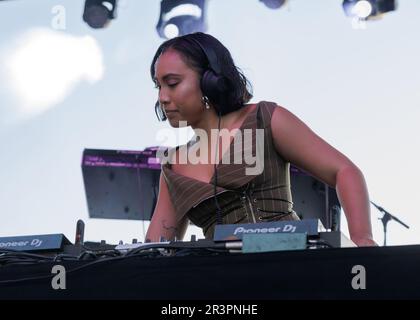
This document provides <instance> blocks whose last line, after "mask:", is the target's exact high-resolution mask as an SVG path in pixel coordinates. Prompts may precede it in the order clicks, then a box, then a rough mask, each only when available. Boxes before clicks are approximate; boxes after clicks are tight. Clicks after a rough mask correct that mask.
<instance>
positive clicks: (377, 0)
mask: <svg viewBox="0 0 420 320" xmlns="http://www.w3.org/2000/svg"><path fill="white" fill-rule="evenodd" d="M343 9H344V13H345V14H346V15H347V16H349V17H357V18H359V19H361V20H370V19H376V18H380V17H381V16H382V15H383V14H385V13H387V12H390V11H395V10H396V9H397V5H396V0H344V1H343Z"/></svg>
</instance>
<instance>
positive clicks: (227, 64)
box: [150, 32, 252, 115]
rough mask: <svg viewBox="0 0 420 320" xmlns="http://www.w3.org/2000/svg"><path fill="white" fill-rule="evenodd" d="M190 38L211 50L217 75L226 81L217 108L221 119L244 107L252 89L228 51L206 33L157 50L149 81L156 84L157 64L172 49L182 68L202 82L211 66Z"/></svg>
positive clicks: (166, 42) (175, 40) (176, 40)
mask: <svg viewBox="0 0 420 320" xmlns="http://www.w3.org/2000/svg"><path fill="white" fill-rule="evenodd" d="M191 37H194V38H195V39H196V40H198V41H199V42H200V43H201V44H203V43H205V47H211V48H212V49H213V51H214V53H215V55H216V59H217V62H218V64H219V66H220V69H221V74H220V75H221V76H223V77H224V78H225V79H226V80H227V84H228V91H227V94H226V96H225V97H223V105H222V106H218V107H219V110H220V113H221V115H224V114H227V113H229V112H233V111H236V110H238V109H240V108H241V107H243V106H244V105H245V104H246V103H247V102H248V101H249V100H251V98H252V85H251V83H250V82H249V81H248V79H247V78H246V77H245V75H244V74H243V73H242V71H241V70H240V69H239V68H238V67H237V66H235V63H234V61H233V59H232V56H231V54H230V52H229V50H228V49H227V48H226V47H225V46H224V45H223V44H222V43H221V42H220V41H219V40H217V39H216V38H215V37H213V36H211V35H209V34H206V33H202V32H196V33H191V34H187V35H184V36H179V37H176V38H172V39H169V40H167V41H165V42H163V43H162V44H161V45H160V46H159V48H158V49H157V51H156V53H155V56H154V57H153V60H152V64H151V66H150V75H151V77H152V80H153V81H154V82H155V84H156V80H155V64H156V61H157V59H158V58H159V57H160V55H161V54H163V53H164V52H165V51H166V50H168V49H173V50H176V51H177V52H178V53H180V55H181V57H182V59H183V61H184V62H185V64H187V65H188V66H189V67H190V68H192V69H194V70H195V71H196V72H197V73H198V74H199V75H200V79H201V77H202V76H203V74H204V72H205V71H206V70H207V69H208V66H209V65H210V63H209V61H208V58H207V56H206V54H205V53H204V52H203V50H202V49H201V47H200V46H199V45H198V44H197V43H195V42H194V41H191ZM213 103H214V102H213Z"/></svg>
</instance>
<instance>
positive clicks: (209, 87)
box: [200, 70, 228, 105]
mask: <svg viewBox="0 0 420 320" xmlns="http://www.w3.org/2000/svg"><path fill="white" fill-rule="evenodd" d="M200 85H201V91H202V92H203V94H204V95H205V96H207V97H208V98H209V100H210V102H212V103H214V104H216V105H221V104H223V98H224V97H225V95H226V91H227V90H228V85H227V81H226V79H225V78H224V77H222V76H218V75H216V74H215V73H214V71H213V70H206V71H205V72H204V74H203V76H202V78H201V84H200Z"/></svg>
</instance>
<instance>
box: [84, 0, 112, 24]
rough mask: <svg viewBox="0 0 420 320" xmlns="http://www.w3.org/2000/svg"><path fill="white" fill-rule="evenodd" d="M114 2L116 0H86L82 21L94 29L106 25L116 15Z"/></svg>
mask: <svg viewBox="0 0 420 320" xmlns="http://www.w3.org/2000/svg"><path fill="white" fill-rule="evenodd" d="M116 2H117V0H86V1H85V9H84V12H83V21H85V22H86V23H87V24H88V25H89V26H90V27H91V28H94V29H100V28H105V27H107V26H108V25H109V23H110V22H111V20H112V19H114V18H115V16H116V14H115V9H116V6H117V3H116Z"/></svg>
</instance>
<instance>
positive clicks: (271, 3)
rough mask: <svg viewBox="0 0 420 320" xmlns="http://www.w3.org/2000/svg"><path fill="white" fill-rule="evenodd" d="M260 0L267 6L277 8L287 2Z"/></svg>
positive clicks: (285, 0)
mask: <svg viewBox="0 0 420 320" xmlns="http://www.w3.org/2000/svg"><path fill="white" fill-rule="evenodd" d="M260 2H262V3H264V4H265V6H266V7H267V8H270V9H279V8H281V7H282V6H283V5H284V4H285V3H286V2H287V0H260Z"/></svg>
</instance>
